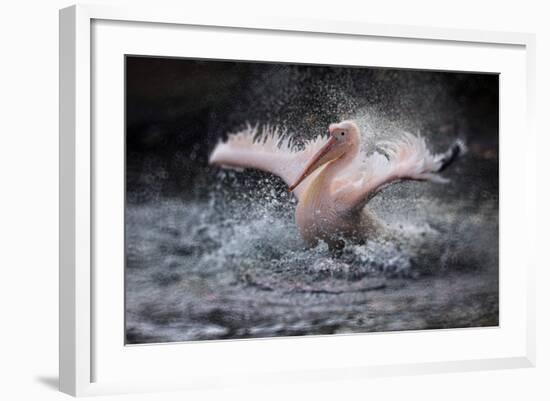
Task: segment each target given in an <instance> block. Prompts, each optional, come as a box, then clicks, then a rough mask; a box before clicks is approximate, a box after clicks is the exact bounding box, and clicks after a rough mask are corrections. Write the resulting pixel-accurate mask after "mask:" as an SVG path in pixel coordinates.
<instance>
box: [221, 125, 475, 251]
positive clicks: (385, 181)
mask: <svg viewBox="0 0 550 401" xmlns="http://www.w3.org/2000/svg"><path fill="white" fill-rule="evenodd" d="M328 134H329V135H328V137H327V136H326V135H319V136H317V137H316V138H315V139H313V140H310V141H308V142H306V143H305V146H303V147H302V148H301V149H299V148H298V147H297V146H296V145H295V143H294V141H293V140H292V139H291V137H290V136H288V135H286V133H285V132H281V131H279V130H278V129H277V128H272V127H269V126H266V127H264V128H263V130H259V129H258V127H257V126H256V127H251V126H248V127H247V128H246V129H245V130H243V131H241V132H238V133H234V134H229V136H228V139H227V141H225V142H219V143H218V144H217V145H216V147H215V148H214V150H213V152H212V154H211V155H210V164H215V165H219V166H222V167H227V168H237V169H242V168H254V169H258V170H262V171H266V172H269V173H271V174H275V175H277V176H279V177H281V178H282V179H283V180H284V181H285V183H286V184H287V185H288V186H289V190H290V191H292V192H293V193H294V195H295V196H296V198H297V200H298V205H297V207H296V212H295V219H296V224H297V226H298V228H299V231H300V234H301V235H302V237H303V239H304V240H305V241H306V243H307V244H308V245H311V246H314V245H315V244H317V242H318V241H319V240H322V241H324V242H326V243H327V244H328V246H329V248H330V249H332V250H338V249H341V248H342V247H343V245H344V244H345V242H344V239H350V240H352V241H354V242H361V241H364V240H365V239H367V238H368V237H369V236H373V235H376V234H377V233H378V232H379V231H380V230H381V229H382V225H381V224H380V222H379V221H378V220H377V219H376V217H375V216H374V215H373V214H372V213H371V212H370V211H369V210H368V209H367V207H366V204H367V203H368V201H369V200H370V199H372V198H373V196H375V195H376V194H377V193H378V192H379V191H380V190H381V189H382V188H384V187H386V186H387V185H389V184H391V183H394V182H399V181H403V180H417V181H435V182H446V181H447V180H446V179H445V178H443V177H441V176H440V175H439V173H440V172H441V171H443V170H444V169H445V168H446V167H447V166H449V165H450V164H451V163H452V162H453V161H454V160H455V159H457V157H458V156H460V155H461V154H462V153H463V152H464V150H465V147H464V145H463V143H462V142H461V141H459V140H457V141H456V142H455V143H454V145H453V146H452V147H451V148H450V149H449V150H448V151H447V152H445V153H443V154H437V155H434V154H432V153H431V152H430V151H429V150H428V148H427V146H426V141H425V140H424V138H422V137H420V136H415V135H412V134H409V133H406V132H403V133H401V134H400V135H399V136H398V137H396V138H394V139H393V140H391V141H383V142H379V143H378V144H377V146H376V147H375V148H376V150H374V151H373V152H371V153H370V154H367V153H365V152H362V151H361V134H360V132H359V128H358V127H357V125H356V124H355V122H353V121H342V122H340V123H338V124H330V126H329V129H328Z"/></svg>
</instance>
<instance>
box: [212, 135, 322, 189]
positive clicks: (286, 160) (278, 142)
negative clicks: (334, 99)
mask: <svg viewBox="0 0 550 401" xmlns="http://www.w3.org/2000/svg"><path fill="white" fill-rule="evenodd" d="M326 140H327V138H326V136H322V135H319V136H317V137H316V138H314V139H313V140H310V141H307V142H306V143H305V145H304V146H303V147H302V149H299V148H298V147H297V146H296V145H295V143H294V141H293V139H292V137H291V136H289V135H287V133H286V132H285V131H281V130H279V129H278V128H277V127H271V126H264V127H262V128H261V129H259V128H258V126H257V125H256V126H250V125H248V126H247V127H246V128H245V129H244V130H242V131H240V132H237V133H232V134H229V135H228V138H227V141H225V142H219V143H218V144H217V145H216V147H215V148H214V150H213V151H212V154H211V155H210V160H209V162H210V164H216V165H219V166H222V167H228V168H254V169H258V170H262V171H266V172H268V173H272V174H275V175H277V176H279V177H281V178H282V179H283V180H284V182H285V183H286V184H287V185H289V186H290V185H291V184H292V183H293V182H294V181H295V180H296V178H297V177H298V175H299V174H300V172H301V171H302V170H303V169H304V166H305V165H306V163H307V161H308V160H309V159H310V158H311V157H312V156H313V155H314V154H315V153H316V152H317V151H318V150H319V149H320V148H321V147H322V146H323V143H324V142H326ZM315 175H316V174H312V175H311V176H310V177H308V178H307V180H311V179H313V177H314V176H315ZM305 188H307V183H305V184H302V185H300V186H299V187H298V188H296V189H295V190H294V191H293V193H294V195H295V196H296V197H297V198H298V199H299V198H300V195H301V193H302V191H303V190H304V189H305Z"/></svg>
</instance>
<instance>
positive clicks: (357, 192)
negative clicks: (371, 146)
mask: <svg viewBox="0 0 550 401" xmlns="http://www.w3.org/2000/svg"><path fill="white" fill-rule="evenodd" d="M377 147H378V149H379V150H378V151H375V152H374V153H373V154H371V155H369V156H366V155H365V156H364V157H363V158H360V159H359V160H358V164H359V165H358V166H355V167H356V168H355V169H353V170H354V172H352V173H350V174H348V175H346V174H342V176H341V177H339V178H338V180H337V182H335V185H334V196H335V199H336V202H337V204H339V205H341V206H342V207H343V208H345V209H355V208H360V209H362V208H363V207H364V206H365V204H366V203H367V202H368V201H369V200H370V199H372V197H373V196H375V195H376V194H377V193H378V192H379V191H380V190H381V189H382V188H384V187H385V186H386V185H388V184H390V183H393V182H396V181H400V180H420V181H434V182H443V183H444V182H447V181H448V180H447V179H445V178H443V177H441V176H440V175H439V174H438V173H440V172H441V171H443V170H444V169H445V168H447V167H448V166H449V165H450V164H451V163H453V161H455V160H456V159H457V158H458V157H459V156H461V155H462V154H464V153H465V151H466V146H465V145H464V143H463V142H462V141H460V140H457V141H456V142H455V143H454V144H453V146H452V147H451V148H450V149H449V150H448V151H447V152H445V153H443V154H437V155H434V154H432V153H431V152H430V151H429V150H428V147H427V146H426V141H425V140H424V138H422V137H420V136H415V135H412V134H409V133H406V132H405V133H402V134H401V136H400V137H398V138H397V139H395V140H393V141H384V142H380V143H378V144H377Z"/></svg>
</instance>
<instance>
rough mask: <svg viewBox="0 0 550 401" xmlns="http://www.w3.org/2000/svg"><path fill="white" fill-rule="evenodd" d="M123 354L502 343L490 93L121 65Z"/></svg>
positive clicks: (225, 66) (380, 77)
mask: <svg viewBox="0 0 550 401" xmlns="http://www.w3.org/2000/svg"><path fill="white" fill-rule="evenodd" d="M125 85H126V88H125V97H126V98H125V102H126V103H125V110H126V116H125V126H126V132H125V147H126V155H125V180H126V187H125V197H126V199H125V309H126V310H125V317H126V321H125V325H126V327H125V332H126V344H145V343H165V342H182V341H203V340H225V339H244V338H263V337H284V336H304V335H335V334H350V333H369V332H387V331H403V330H428V329H448V328H466V327H490V326H498V325H499V152H498V145H499V141H498V138H499V136H498V131H499V76H498V75H497V74H488V73H472V72H468V73H466V72H452V71H431V70H410V69H396V68H379V67H376V68H375V67H368V66H339V65H314V64H289V63H280V62H256V61H254V62H252V61H240V60H206V59H185V58H168V57H149V56H131V55H127V56H126V59H125Z"/></svg>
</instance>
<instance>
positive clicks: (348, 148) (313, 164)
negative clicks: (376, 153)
mask: <svg viewBox="0 0 550 401" xmlns="http://www.w3.org/2000/svg"><path fill="white" fill-rule="evenodd" d="M328 132H329V138H328V141H327V143H325V145H323V147H322V148H321V149H319V151H318V152H317V153H315V155H313V157H312V158H311V159H310V160H309V161H308V162H307V164H306V166H305V168H304V170H303V171H302V173H301V174H300V175H299V176H298V179H297V180H296V181H295V182H294V184H292V185H291V186H290V187H289V190H290V191H293V190H294V188H296V187H297V186H298V185H300V183H301V182H302V181H303V180H305V179H306V178H307V177H308V176H309V175H310V174H311V173H313V172H314V171H315V170H317V169H318V168H319V167H321V166H324V165H325V164H326V163H328V162H331V161H333V160H336V159H340V158H343V157H346V158H348V157H349V158H353V157H355V155H356V154H357V152H358V151H359V147H360V134H359V128H358V127H357V125H356V124H355V123H354V122H353V121H342V122H341V123H338V124H330V125H329V127H328Z"/></svg>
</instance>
